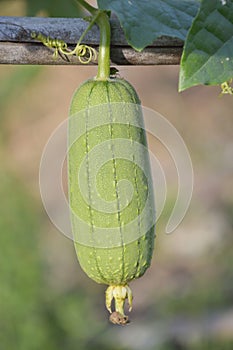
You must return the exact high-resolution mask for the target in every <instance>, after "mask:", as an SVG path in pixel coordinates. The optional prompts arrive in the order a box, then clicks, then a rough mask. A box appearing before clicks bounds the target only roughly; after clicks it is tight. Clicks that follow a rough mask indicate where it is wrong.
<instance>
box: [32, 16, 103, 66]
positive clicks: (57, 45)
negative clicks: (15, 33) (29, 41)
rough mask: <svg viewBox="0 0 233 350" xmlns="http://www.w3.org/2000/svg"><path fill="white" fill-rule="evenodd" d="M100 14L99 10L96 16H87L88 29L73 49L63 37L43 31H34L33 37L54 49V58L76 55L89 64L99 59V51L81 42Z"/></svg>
mask: <svg viewBox="0 0 233 350" xmlns="http://www.w3.org/2000/svg"><path fill="white" fill-rule="evenodd" d="M98 16H99V12H97V13H96V14H95V15H94V16H91V17H87V18H86V21H88V22H90V23H89V25H88V27H87V28H86V30H85V31H84V32H83V34H82V35H81V37H80V38H79V41H78V42H77V44H76V46H75V48H74V49H73V50H71V49H70V48H69V47H68V45H67V43H66V42H65V41H63V40H61V39H56V38H51V37H49V36H45V35H43V34H42V33H36V32H32V33H31V37H32V38H33V39H36V40H39V41H40V42H41V43H42V44H43V45H45V46H46V47H48V48H50V49H53V50H54V53H53V58H54V59H57V57H58V55H59V54H60V55H64V56H65V57H66V58H67V59H68V56H72V55H75V56H76V57H77V58H78V60H79V62H80V63H82V64H88V63H90V62H91V61H96V60H97V51H96V49H95V48H93V47H91V46H88V45H86V44H81V42H82V40H83V38H84V36H85V35H86V33H87V32H88V31H89V30H90V29H91V27H92V26H93V25H94V24H95V22H96V20H97V18H98Z"/></svg>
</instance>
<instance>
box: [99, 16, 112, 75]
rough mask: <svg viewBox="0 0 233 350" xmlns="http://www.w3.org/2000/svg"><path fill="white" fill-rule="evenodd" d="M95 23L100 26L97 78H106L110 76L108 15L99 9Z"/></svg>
mask: <svg viewBox="0 0 233 350" xmlns="http://www.w3.org/2000/svg"><path fill="white" fill-rule="evenodd" d="M96 22H97V24H98V26H99V28H100V43H99V56H98V73H97V76H96V79H97V80H108V79H109V76H110V40H111V28H110V23H109V18H108V15H107V14H106V13H105V12H104V11H101V13H100V15H99V17H98V18H97V21H96Z"/></svg>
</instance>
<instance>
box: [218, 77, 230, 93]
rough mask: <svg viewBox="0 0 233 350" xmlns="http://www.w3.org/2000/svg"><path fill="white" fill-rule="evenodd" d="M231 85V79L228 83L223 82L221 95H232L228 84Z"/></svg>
mask: <svg viewBox="0 0 233 350" xmlns="http://www.w3.org/2000/svg"><path fill="white" fill-rule="evenodd" d="M231 83H232V79H231V80H230V81H225V82H224V83H222V84H221V89H222V91H221V94H220V95H223V94H229V95H233V87H231V86H230V84H231Z"/></svg>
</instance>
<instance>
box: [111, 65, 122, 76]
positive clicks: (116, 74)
mask: <svg viewBox="0 0 233 350" xmlns="http://www.w3.org/2000/svg"><path fill="white" fill-rule="evenodd" d="M119 76H120V74H119V70H118V69H117V68H116V67H110V78H111V79H115V78H117V77H119Z"/></svg>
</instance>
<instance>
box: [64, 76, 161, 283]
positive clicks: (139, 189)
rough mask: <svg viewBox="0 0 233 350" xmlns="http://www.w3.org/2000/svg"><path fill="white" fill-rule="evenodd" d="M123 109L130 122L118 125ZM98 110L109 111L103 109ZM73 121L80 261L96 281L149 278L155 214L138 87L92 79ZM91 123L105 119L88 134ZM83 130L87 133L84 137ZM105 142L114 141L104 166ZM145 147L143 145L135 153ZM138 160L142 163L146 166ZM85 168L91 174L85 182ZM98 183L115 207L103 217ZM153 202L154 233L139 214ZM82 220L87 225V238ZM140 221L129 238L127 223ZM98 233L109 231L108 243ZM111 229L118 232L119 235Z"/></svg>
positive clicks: (73, 197)
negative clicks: (93, 157) (99, 163)
mask: <svg viewBox="0 0 233 350" xmlns="http://www.w3.org/2000/svg"><path fill="white" fill-rule="evenodd" d="M118 103H121V105H120V106H121V110H122V112H121V113H123V117H124V122H123V123H120V122H114V121H115V120H116V119H117V114H119V108H118ZM95 106H103V110H102V109H101V107H100V108H99V107H96V108H95ZM69 115H70V117H69V142H70V147H69V152H68V171H69V201H70V208H71V221H72V231H73V235H74V241H75V248H76V252H77V256H78V260H79V263H80V265H81V267H82V269H83V270H84V271H85V272H86V274H87V275H88V276H89V277H90V278H92V279H93V280H95V281H96V282H98V283H104V284H107V285H114V286H119V285H122V286H124V285H126V284H127V283H128V282H129V281H131V280H133V279H134V278H138V277H140V276H142V275H143V274H144V273H145V271H146V269H147V268H148V267H149V265H150V262H151V257H152V253H153V247H154V231H155V224H154V215H155V214H154V212H155V209H154V201H153V195H152V194H153V190H152V182H151V175H150V164H149V156H148V150H147V142H146V136H145V131H144V129H143V119H142V112H141V108H140V101H139V98H138V96H137V94H136V92H135V90H134V88H133V87H132V86H131V85H130V84H129V83H128V82H127V81H125V80H123V79H119V78H114V79H109V80H107V81H99V80H95V79H90V80H88V81H86V82H84V83H83V84H82V85H81V86H80V87H79V88H78V89H77V90H76V92H75V93H74V96H73V99H72V102H71V107H70V113H69ZM76 116H78V117H76ZM92 118H96V120H98V125H97V126H95V127H93V128H89V125H91V123H92V120H93V119H92ZM102 121H103V123H102V124H101V122H102ZM106 121H107V122H106ZM80 125H82V127H83V128H84V129H85V130H84V132H83V133H81V134H80V130H79V129H80ZM76 135H78V137H77V138H76ZM119 139H124V140H126V141H127V142H128V145H129V146H128V147H127V149H128V154H130V159H128V158H129V157H128V156H127V157H125V151H126V146H125V143H124V142H121V141H119ZM105 142H108V146H107V148H106V150H108V153H110V154H111V159H109V158H108V159H106V160H105V157H106V154H105V151H103V149H102V151H101V150H100V151H99V153H98V147H97V146H98V145H100V144H103V145H104V144H105ZM138 144H139V145H140V146H141V147H139V148H138V147H136V145H138ZM106 145H107V143H106ZM95 147H97V148H96V149H97V153H96V154H97V156H96V158H97V160H98V161H101V159H103V164H102V166H101V167H100V168H99V169H98V171H97V172H96V163H93V162H92V161H91V157H89V154H91V152H92V151H93V150H95ZM138 150H139V151H138ZM121 154H122V156H121ZM119 155H120V156H119ZM136 159H139V160H140V164H142V166H141V167H140V166H138V165H137V163H136ZM83 162H84V163H83ZM83 164H84V165H85V166H84V167H83V168H82V169H85V172H84V174H82V175H81V177H80V178H79V176H78V174H79V172H80V169H81V166H82V165H83ZM93 173H94V174H95V173H96V176H95V180H94V181H95V182H93V181H92V175H93ZM81 180H82V184H80V181H81ZM125 180H128V182H127V183H126V181H125ZM94 185H95V186H96V189H97V191H98V193H99V195H100V197H101V199H102V200H103V201H105V203H106V208H108V203H110V205H111V206H113V209H114V210H112V209H111V210H105V211H104V210H102V209H101V208H98V204H96V205H95V199H94V195H93V186H94ZM129 194H130V196H129ZM84 197H85V198H84ZM148 198H149V199H148ZM147 200H149V210H147V212H146V213H144V215H145V216H144V222H148V223H149V225H148V227H149V229H148V230H147V231H144V226H145V224H143V223H142V221H141V219H140V215H142V212H143V209H144V207H145V203H146V201H147ZM111 208H112V207H111ZM77 218H80V219H81V220H82V221H83V222H85V223H87V227H88V229H87V230H86V232H84V231H83V230H82V225H81V226H80V221H79V220H77ZM134 219H135V220H136V231H135V235H134V236H132V235H131V236H129V237H131V238H130V239H129V238H127V224H130V222H131V221H132V220H134ZM97 228H103V229H105V235H106V236H104V237H105V238H106V239H104V240H103V239H102V237H100V234H99V231H98V229H97ZM111 228H114V229H115V231H114V232H115V233H114V237H113V236H111V235H112V233H111ZM108 230H109V234H108ZM101 240H102V241H101ZM114 242H117V244H115V243H114Z"/></svg>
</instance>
